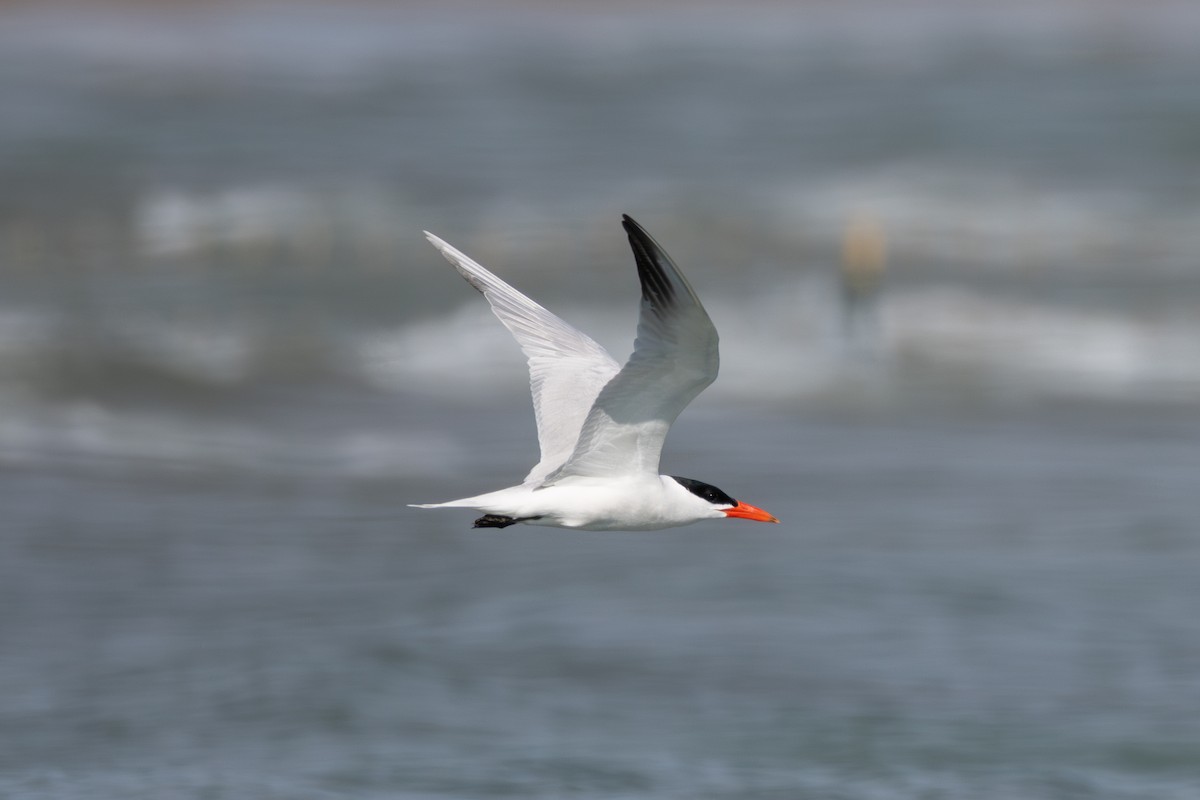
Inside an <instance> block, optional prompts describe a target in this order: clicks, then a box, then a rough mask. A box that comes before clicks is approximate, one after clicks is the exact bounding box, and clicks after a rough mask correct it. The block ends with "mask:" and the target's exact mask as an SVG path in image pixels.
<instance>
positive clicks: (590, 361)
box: [425, 231, 620, 484]
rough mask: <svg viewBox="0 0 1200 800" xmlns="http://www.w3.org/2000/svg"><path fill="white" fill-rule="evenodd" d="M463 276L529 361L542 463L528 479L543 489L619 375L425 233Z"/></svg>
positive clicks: (535, 307)
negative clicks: (603, 392)
mask: <svg viewBox="0 0 1200 800" xmlns="http://www.w3.org/2000/svg"><path fill="white" fill-rule="evenodd" d="M425 237H426V238H427V239H429V242H430V244H432V245H433V246H434V247H436V248H437V249H438V250H440V251H441V253H442V255H443V256H445V257H446V260H447V261H449V262H450V263H451V264H453V265H454V268H455V269H457V270H458V272H459V274H460V275H462V276H463V278H465V279H466V280H467V283H469V284H471V285H472V286H474V287H475V288H476V289H477V290H479V292H480V293H482V294H483V296H484V297H485V298H487V301H488V303H489V304H490V305H491V307H492V312H493V313H494V314H495V315H496V317H497V318H498V319H499V320H500V321H501V322H502V323H504V327H506V328H508V330H509V332H510V333H512V335H513V337H514V338H515V339H516V340H517V344H519V345H520V346H521V350H522V352H524V353H525V357H526V358H527V359H528V361H529V384H530V391H531V393H532V395H533V413H534V418H535V419H536V421H537V431H538V446H539V447H540V449H541V460H539V461H538V463H537V465H536V466H534V468H533V469H532V470H530V472H529V474H528V475H527V476H526V477H525V481H524V482H525V483H526V484H540V483H541V482H542V481H543V479H544V478H545V477H546V476H547V475H548V474H550V473H551V472H553V471H554V470H556V469H557V468H559V467H560V466H562V464H563V463H564V462H565V461H566V460H567V457H568V456H570V455H571V453H572V452H573V451H574V450H575V445H576V442H577V440H578V439H579V432H580V429H581V428H582V426H583V423H584V420H585V419H586V417H587V415H588V412H589V409H590V408H591V406H592V404H593V401H594V400H595V398H596V397H597V395H599V394H600V391H601V389H602V388H603V387H604V385H605V384H607V383H608V382H609V381H610V380H611V379H612V377H613V376H614V375H616V374H617V372H618V371H619V370H620V365H619V364H617V362H616V361H615V360H613V357H612V356H610V355H609V354H608V351H607V350H605V349H604V348H603V347H601V346H600V345H599V344H597V343H596V342H595V340H593V339H592V338H591V337H590V336H588V335H587V334H585V333H583V332H582V331H580V330H578V329H576V328H574V327H572V326H571V325H568V324H567V323H566V322H564V321H563V320H562V319H561V318H559V317H558V316H556V315H554V314H552V313H550V312H549V311H547V310H546V309H545V308H543V307H542V306H541V305H539V304H538V303H535V302H534V301H533V300H530V299H529V298H528V297H526V296H525V295H523V294H521V293H520V292H518V291H517V290H516V289H514V288H513V287H511V286H509V285H508V284H507V283H505V282H504V281H502V280H500V279H499V278H497V277H496V276H495V275H493V274H492V273H491V272H489V271H488V270H487V269H485V268H484V267H483V266H481V265H480V264H478V263H477V262H475V261H473V260H472V259H470V258H468V257H467V256H466V255H464V254H463V253H462V252H460V251H459V250H456V249H455V248H453V247H451V246H450V245H448V244H446V242H444V241H442V240H441V239H439V238H438V237H436V236H434V235H433V234H431V233H429V232H428V231H426V232H425Z"/></svg>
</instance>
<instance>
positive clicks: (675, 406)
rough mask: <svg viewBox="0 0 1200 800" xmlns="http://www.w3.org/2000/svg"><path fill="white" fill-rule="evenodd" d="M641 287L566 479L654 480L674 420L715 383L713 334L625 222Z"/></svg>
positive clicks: (684, 287) (683, 283) (664, 260)
mask: <svg viewBox="0 0 1200 800" xmlns="http://www.w3.org/2000/svg"><path fill="white" fill-rule="evenodd" d="M622 224H623V225H624V226H625V231H626V232H627V233H628V234H629V244H630V246H631V247H632V248H633V256H634V260H635V261H636V262H637V270H638V278H639V280H640V281H641V284H642V303H641V316H640V318H639V320H638V329H637V341H636V342H634V347H633V355H631V356H630V357H629V361H628V362H627V363H626V364H625V366H624V367H622V368H621V371H620V372H618V373H617V375H616V377H614V378H613V379H612V380H611V381H609V382H608V384H607V385H606V386H605V387H604V388H603V389H601V390H600V393H599V395H598V396H597V397H596V402H595V403H594V404H593V405H592V408H591V411H590V412H588V415H587V419H586V420H584V422H583V427H582V430H581V431H580V433H579V441H578V443H577V444H576V445H575V449H574V451H573V452H572V453H571V457H570V458H569V459H567V462H566V463H565V464H563V466H562V468H561V469H559V470H558V471H557V472H555V473H553V474H551V475H550V477H549V480H551V481H553V480H557V479H558V478H562V477H566V476H570V475H590V476H616V475H631V474H653V475H657V474H658V462H659V456H660V455H661V454H662V446H663V440H664V439H665V438H666V436H667V431H668V430H669V429H670V427H671V423H673V422H674V421H675V418H676V417H678V416H679V412H681V411H683V409H684V408H685V407H686V406H687V404H688V403H690V402H691V401H692V400H693V399H694V398H695V397H696V395H698V394H700V392H702V391H703V390H704V389H705V388H706V387H707V386H708V385H709V384H711V383H712V382H713V381H714V380H715V379H716V377H717V369H718V366H719V363H720V359H719V356H718V352H717V351H718V337H717V330H716V328H714V327H713V324H712V320H710V319H709V317H708V313H707V312H705V310H704V306H702V305H701V304H700V298H698V297H697V296H696V292H695V291H694V290H693V289H692V287H691V286H690V285H689V284H688V282H687V279H686V278H684V277H683V274H682V273H681V272H680V271H679V268H678V267H676V266H675V263H674V262H673V261H672V260H671V257H670V256H668V255H667V254H666V253H665V252H664V251H663V249H662V248H661V247H659V246H658V244H657V243H656V242H655V241H654V239H652V238H651V237H650V235H649V234H648V233H646V231H645V230H643V229H642V227H641V226H640V225H638V224H637V223H636V222H634V221H633V220H632V219H631V218H630V217H628V216H625V217H624V218H623V223H622Z"/></svg>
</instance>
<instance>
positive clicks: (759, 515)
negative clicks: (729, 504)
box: [725, 503, 779, 522]
mask: <svg viewBox="0 0 1200 800" xmlns="http://www.w3.org/2000/svg"><path fill="white" fill-rule="evenodd" d="M725 516H727V517H737V518H738V519H750V520H754V521H755V522H779V520H777V519H775V517H774V516H772V515H771V514H768V513H767V512H765V511H763V510H762V509H761V508H756V507H755V506H752V505H750V504H749V503H738V504H737V505H736V506H734V507H733V508H727V509H725Z"/></svg>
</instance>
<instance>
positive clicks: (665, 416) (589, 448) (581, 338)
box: [414, 215, 779, 531]
mask: <svg viewBox="0 0 1200 800" xmlns="http://www.w3.org/2000/svg"><path fill="white" fill-rule="evenodd" d="M622 224H623V225H624V226H625V231H626V233H628V234H629V244H630V246H631V247H632V248H633V257H634V260H635V261H636V263H637V271H638V279H639V280H640V281H641V285H642V300H641V314H640V318H639V320H638V327H637V339H636V341H635V342H634V348H633V355H631V356H630V357H629V360H628V361H627V362H626V363H625V366H621V365H619V364H618V363H617V362H616V361H615V360H613V357H612V356H610V355H609V354H608V352H607V351H606V350H605V349H604V348H603V347H601V346H600V345H599V344H597V343H596V342H595V341H594V340H593V339H592V338H591V337H589V336H587V335H586V334H584V333H582V332H581V331H579V330H577V329H575V328H574V327H572V326H571V325H568V324H567V323H566V322H564V321H563V320H561V319H560V318H559V317H557V316H555V315H554V314H552V313H550V312H549V311H547V310H546V309H545V308H543V307H542V306H540V305H538V304H537V303H535V302H534V301H533V300H531V299H529V298H528V297H526V296H525V295H523V294H521V293H520V292H518V291H517V290H516V289H514V288H513V287H511V286H509V285H508V284H507V283H505V282H504V281H502V280H500V279H499V278H497V277H496V276H495V275H493V274H492V273H491V272H489V271H488V270H487V269H485V268H484V267H482V266H480V265H479V264H477V263H476V262H475V261H473V260H471V259H470V258H468V257H467V256H465V255H464V254H463V253H461V252H459V251H458V250H456V249H454V248H453V247H451V246H450V245H448V244H446V243H445V242H444V241H442V240H441V239H439V238H438V237H436V236H434V235H433V234H431V233H429V232H428V231H426V232H425V236H426V238H428V239H429V241H430V243H431V244H433V246H434V247H436V248H437V249H438V250H440V251H441V253H442V255H443V256H445V257H446V259H447V260H448V261H449V262H450V263H451V264H453V265H454V268H455V269H457V270H458V272H459V274H460V275H462V276H463V277H464V278H465V279H466V280H467V282H468V283H469V284H471V285H472V286H474V287H475V288H476V289H477V290H479V291H480V292H481V293H482V294H483V296H484V297H485V298H486V299H487V301H488V303H490V304H491V307H492V311H493V313H495V315H496V316H497V317H498V318H499V319H500V322H502V323H503V324H504V326H505V327H506V328H508V330H509V332H510V333H512V335H513V336H514V337H515V338H516V340H517V343H518V344H519V345H520V346H521V350H522V351H523V352H524V353H525V356H526V357H527V358H528V359H529V382H530V386H531V389H532V392H533V411H534V416H535V417H536V420H537V432H538V444H539V446H540V448H541V460H539V461H538V463H537V464H536V465H535V466H534V467H533V469H532V470H530V472H529V474H528V475H526V476H525V480H524V481H522V482H521V484H520V485H518V486H512V487H509V488H507V489H500V490H499V491H495V492H489V493H487V494H481V495H477V496H475V497H465V498H463V499H461V500H450V501H448V502H445V503H426V504H414V507H416V508H471V509H476V510H478V511H482V512H483V516H481V517H479V519H477V520H475V525H474V527H476V528H505V527H508V526H509V525H515V524H517V523H526V524H529V525H547V526H552V527H559V528H578V529H583V530H593V531H613V530H629V531H647V530H658V529H660V528H672V527H676V526H679V525H688V524H691V523H693V522H699V521H701V520H705V519H722V518H736V519H748V520H754V521H757V522H778V521H779V520H777V519H776V518H775V517H773V516H772V515H770V514H768V513H767V512H766V511H763V510H762V509H761V508H756V507H754V506H752V505H749V504H748V503H742V502H739V501H737V500H734V499H733V498H732V497H730V496H729V495H728V494H726V493H725V492H723V491H721V490H720V489H718V488H717V487H715V486H712V485H710V484H707V483H704V482H702V481H698V480H693V479H691V478H679V477H674V476H669V475H660V474H658V469H659V457H660V455H661V453H662V446H663V440H664V439H665V438H666V436H667V431H668V429H670V427H671V423H672V422H674V421H675V418H676V417H678V416H679V412H681V411H683V409H684V408H685V407H686V406H687V404H688V403H690V402H691V401H692V400H693V399H694V398H695V397H696V395H698V394H700V392H702V391H703V390H704V389H705V388H706V387H707V386H708V385H709V384H711V383H712V382H713V380H715V379H716V377H717V367H718V363H719V357H718V354H717V330H716V328H714V327H713V324H712V320H710V319H709V317H708V313H707V312H705V310H704V306H702V305H701V304H700V298H699V297H697V296H696V292H695V291H694V290H693V289H692V287H691V285H690V284H689V283H688V282H687V279H686V278H684V277H683V273H681V272H680V271H679V268H678V267H677V266H675V262H674V261H672V260H671V257H670V256H668V255H667V254H666V252H664V251H663V249H662V248H661V247H659V245H658V243H657V242H655V241H654V239H652V238H651V237H650V235H649V234H648V233H646V231H645V230H644V229H643V228H642V226H641V225H639V224H638V223H636V222H634V221H633V219H631V218H630V217H629V216H627V215H626V216H624V217H623V219H622Z"/></svg>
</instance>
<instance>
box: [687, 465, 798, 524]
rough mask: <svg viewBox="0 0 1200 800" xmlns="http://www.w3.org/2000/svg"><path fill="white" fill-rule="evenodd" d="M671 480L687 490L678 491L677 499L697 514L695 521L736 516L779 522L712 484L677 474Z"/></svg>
mask: <svg viewBox="0 0 1200 800" xmlns="http://www.w3.org/2000/svg"><path fill="white" fill-rule="evenodd" d="M669 480H670V481H673V482H675V483H676V484H677V485H678V486H680V487H682V488H683V489H684V490H685V491H684V492H676V493H675V494H676V497H675V500H676V502H678V503H679V504H681V505H682V506H683V508H684V509H686V512H685V513H689V514H694V515H695V516H694V518H693V519H694V521H699V520H702V519H720V518H721V517H735V518H738V519H749V520H753V521H755V522H779V520H777V519H775V517H774V516H772V515H771V514H768V513H767V512H766V511H763V510H762V509H761V508H757V507H755V506H752V505H750V504H749V503H740V502H738V501H737V500H734V499H733V498H732V497H730V496H729V495H727V494H725V492H722V491H721V490H720V489H718V488H717V487H715V486H713V485H712V484H709V483H704V482H703V481H697V480H693V479H691V478H679V477H676V476H675V475H671V476H669Z"/></svg>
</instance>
